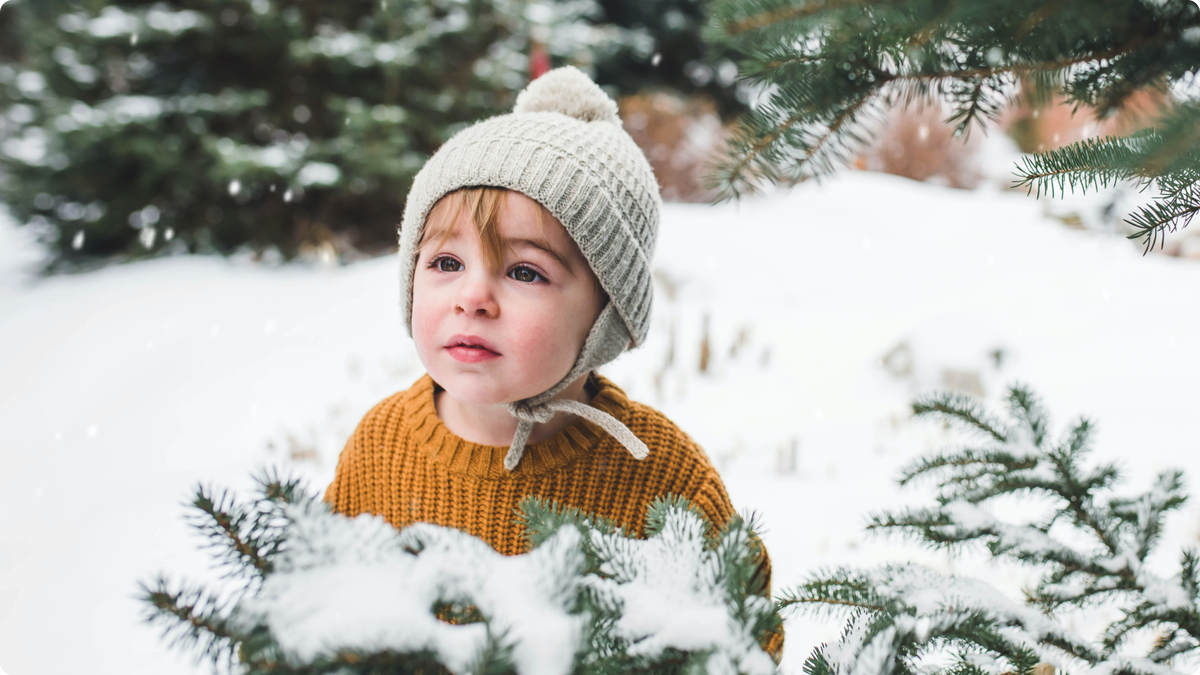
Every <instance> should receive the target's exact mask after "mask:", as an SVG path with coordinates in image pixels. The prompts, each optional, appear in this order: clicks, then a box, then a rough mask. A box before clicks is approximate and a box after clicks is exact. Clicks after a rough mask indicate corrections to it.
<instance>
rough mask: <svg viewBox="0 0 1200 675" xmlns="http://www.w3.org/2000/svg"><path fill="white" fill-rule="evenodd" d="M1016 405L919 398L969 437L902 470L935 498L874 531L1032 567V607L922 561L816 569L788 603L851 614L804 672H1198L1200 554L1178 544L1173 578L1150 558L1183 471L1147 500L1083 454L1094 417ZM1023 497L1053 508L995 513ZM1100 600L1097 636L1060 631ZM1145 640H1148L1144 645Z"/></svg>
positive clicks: (1021, 397) (1028, 397)
mask: <svg viewBox="0 0 1200 675" xmlns="http://www.w3.org/2000/svg"><path fill="white" fill-rule="evenodd" d="M1008 408H1009V415H1008V419H1003V418H1000V417H997V416H995V415H993V414H992V413H990V412H989V411H988V410H987V409H985V408H984V407H983V406H981V405H979V404H978V403H977V402H975V401H973V400H970V399H968V398H964V397H960V396H957V395H939V396H933V397H929V398H926V399H923V400H920V401H918V402H917V403H916V404H914V411H915V413H916V414H917V415H918V416H920V417H933V418H940V419H942V420H945V421H947V422H949V423H951V424H953V425H955V426H957V427H958V428H959V429H960V430H964V431H965V432H966V433H965V434H964V435H965V437H966V438H965V439H964V441H963V442H962V443H961V444H960V445H956V446H954V449H952V450H948V451H945V452H942V453H938V454H934V455H932V456H928V457H925V458H922V459H919V460H918V461H916V462H915V463H913V464H912V465H911V466H909V467H908V468H907V469H906V470H905V471H904V472H903V478H902V480H901V484H906V483H909V482H912V481H916V480H918V479H924V478H930V479H935V480H936V481H937V485H938V488H937V505H936V506H933V507H930V508H918V509H907V510H900V511H896V512H890V513H883V514H880V515H876V516H873V517H872V519H871V524H870V527H871V528H872V529H874V530H878V531H883V532H894V533H898V534H901V535H905V536H907V537H909V538H911V539H914V540H916V541H917V542H919V543H921V544H924V545H926V546H928V547H932V548H935V549H945V550H949V551H960V550H963V549H965V548H968V547H975V548H982V547H986V549H987V551H988V552H989V553H990V554H991V555H992V556H995V557H997V558H1003V559H1007V560H1013V561H1017V562H1019V563H1022V564H1024V565H1028V566H1030V567H1032V568H1034V569H1036V570H1037V571H1038V573H1039V575H1038V579H1037V583H1036V584H1035V585H1033V586H1032V587H1030V588H1028V589H1027V590H1026V594H1027V597H1026V603H1025V604H1020V603H1018V602H1015V601H1013V600H1011V599H1009V598H1007V597H1005V596H1004V595H1003V594H1002V593H1001V592H999V591H998V590H996V589H995V588H993V587H991V586H989V585H987V584H985V583H983V582H981V581H978V580H973V579H969V578H962V577H954V576H947V575H943V574H939V573H936V572H934V571H932V570H929V569H926V568H924V567H921V566H918V565H913V564H900V565H889V566H884V567H881V568H878V569H873V570H854V569H840V570H836V571H834V572H832V573H828V574H819V575H817V576H815V577H813V578H812V579H811V580H810V581H808V582H806V583H805V584H803V585H801V586H800V587H799V588H797V589H795V590H793V591H790V592H788V593H786V594H784V596H783V597H782V598H781V599H780V601H779V605H780V606H781V607H783V608H788V607H790V608H793V609H798V610H801V611H809V612H812V613H815V614H817V615H820V616H830V615H844V613H845V612H847V611H848V612H849V613H850V614H851V618H850V620H849V622H848V624H847V625H846V628H845V632H844V635H843V637H842V638H841V639H840V640H839V641H838V642H836V643H834V644H831V645H826V646H823V647H822V648H820V649H818V650H816V651H815V652H814V653H813V655H812V656H811V657H809V659H808V662H807V663H806V665H805V672H806V673H809V675H847V674H849V673H857V674H860V675H902V674H903V675H912V674H914V673H918V672H920V673H928V674H930V675H996V674H999V673H1011V674H1013V675H1031V674H1032V673H1034V672H1035V666H1037V665H1038V664H1039V663H1046V664H1052V665H1058V666H1060V667H1062V666H1067V670H1068V672H1074V673H1084V672H1090V673H1094V674H1097V675H1099V674H1101V673H1103V674H1105V675H1181V674H1182V673H1190V672H1192V671H1193V670H1195V666H1196V657H1197V656H1198V655H1200V654H1198V652H1197V650H1200V606H1198V604H1197V601H1198V598H1200V557H1198V556H1197V553H1196V551H1194V550H1185V551H1183V552H1182V553H1181V554H1179V557H1178V560H1179V562H1178V567H1177V571H1176V572H1175V573H1174V574H1173V576H1169V577H1164V576H1161V575H1160V574H1157V573H1156V572H1155V571H1154V570H1153V569H1152V566H1151V565H1150V564H1148V561H1149V560H1150V558H1151V556H1153V555H1154V554H1155V553H1156V552H1157V551H1156V547H1157V545H1158V544H1159V540H1160V538H1161V535H1162V532H1163V521H1164V518H1165V517H1166V516H1167V515H1168V514H1170V513H1171V512H1172V511H1176V510H1178V509H1179V508H1180V507H1181V506H1182V505H1183V504H1184V503H1185V501H1186V499H1187V495H1186V494H1185V492H1184V487H1183V476H1182V474H1181V472H1179V471H1175V470H1169V471H1164V472H1162V473H1161V474H1160V475H1159V476H1158V478H1157V480H1156V481H1155V482H1154V485H1153V486H1152V488H1151V489H1150V490H1149V491H1147V492H1145V493H1143V494H1141V495H1139V496H1135V497H1123V496H1118V495H1117V493H1116V490H1115V488H1116V487H1117V485H1118V484H1119V476H1120V473H1119V470H1118V468H1117V467H1116V466H1115V465H1113V464H1095V463H1092V462H1089V461H1088V453H1089V451H1090V444H1091V441H1092V435H1093V426H1092V424H1091V423H1090V422H1088V421H1087V420H1080V421H1078V422H1076V423H1074V424H1073V425H1072V426H1071V428H1070V429H1069V430H1067V432H1066V433H1065V434H1064V435H1062V436H1061V437H1056V436H1054V435H1052V434H1051V430H1050V423H1049V418H1048V415H1047V413H1046V411H1045V410H1044V409H1043V407H1042V405H1041V404H1040V403H1039V401H1038V400H1037V399H1036V398H1035V397H1034V395H1033V394H1031V393H1030V392H1029V390H1027V389H1025V388H1022V387H1014V388H1012V389H1010V390H1009V393H1008ZM1014 497H1019V498H1020V499H1022V500H1024V501H1025V502H1026V503H1028V502H1029V500H1031V499H1032V500H1035V502H1034V503H1040V504H1042V505H1043V506H1044V510H1043V511H1042V513H1041V514H1040V515H1038V516H1036V517H1031V518H1004V517H1001V514H1002V513H1004V512H1005V511H1006V509H1005V508H1004V506H1003V501H1004V500H1005V499H1006V498H1014ZM1009 512H1011V510H1010V511H1009ZM1093 608H1101V609H1103V610H1104V611H1105V612H1113V613H1114V614H1115V615H1116V618H1115V620H1113V621H1112V622H1111V623H1110V624H1108V626H1107V627H1106V628H1105V630H1104V631H1103V634H1102V635H1101V636H1100V637H1099V638H1098V639H1094V638H1089V637H1084V636H1080V635H1078V634H1076V633H1074V632H1073V631H1072V630H1070V629H1068V628H1067V627H1066V622H1065V621H1064V619H1065V618H1066V617H1065V615H1066V614H1067V613H1069V612H1071V611H1074V610H1082V609H1093ZM1104 615H1105V614H1104V613H1101V614H1100V616H1104ZM1147 636H1150V637H1152V638H1153V641H1152V643H1151V644H1150V645H1149V647H1148V648H1145V649H1143V650H1142V651H1138V650H1139V649H1141V647H1139V645H1143V644H1145V643H1146V640H1145V639H1144V638H1145V637H1147ZM1139 638H1141V639H1139Z"/></svg>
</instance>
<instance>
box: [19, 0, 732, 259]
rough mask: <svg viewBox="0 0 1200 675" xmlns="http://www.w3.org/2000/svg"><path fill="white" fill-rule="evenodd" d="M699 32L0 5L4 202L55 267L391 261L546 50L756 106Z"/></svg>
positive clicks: (583, 18) (575, 5) (308, 4)
mask: <svg viewBox="0 0 1200 675" xmlns="http://www.w3.org/2000/svg"><path fill="white" fill-rule="evenodd" d="M702 21H703V16H702V14H701V3H700V2H699V0H661V1H654V2H633V1H631V0H607V1H606V2H604V3H596V2H593V1H592V0H572V1H570V2H527V1H525V0H464V1H458V0H349V1H347V2H340V3H335V4H332V5H331V4H329V3H318V2H313V1H311V0H174V1H171V2H154V3H151V2H145V1H138V0H118V1H112V2H105V1H99V0H38V2H32V1H29V0H17V1H16V2H11V3H8V4H7V5H6V6H5V7H4V9H3V11H0V112H2V113H3V115H2V116H0V202H3V203H5V204H7V205H8V207H9V209H10V212H11V213H12V214H13V216H14V217H15V218H16V220H17V221H18V222H21V223H24V224H28V225H30V226H32V227H34V228H37V229H38V231H39V235H40V237H41V238H42V239H43V240H44V242H45V243H46V244H47V245H48V246H49V247H50V248H51V249H52V250H53V253H54V258H53V260H52V262H51V268H52V269H69V268H79V267H87V266H90V265H92V264H95V263H99V262H103V261H106V260H121V259H130V258H137V257H143V256H148V255H155V254H161V253H169V252H185V251H186V252H216V253H223V254H229V253H233V252H236V251H250V252H252V254H253V255H255V256H263V255H266V256H270V257H284V258H291V257H293V256H296V255H313V254H315V255H318V256H327V257H335V256H336V257H338V258H341V259H348V258H353V257H355V256H357V255H361V254H370V253H376V252H382V251H387V250H390V249H391V247H392V246H394V244H395V241H396V231H395V230H396V225H397V223H398V222H399V220H400V217H401V214H402V211H403V205H404V199H405V196H406V194H407V191H408V187H409V185H410V183H411V180H412V177H413V176H414V175H415V173H416V172H417V171H418V170H419V169H420V167H421V166H422V165H423V163H424V161H425V160H426V159H427V158H428V156H429V155H430V154H431V153H432V152H433V151H435V150H436V149H437V147H438V146H440V145H441V143H443V142H444V141H445V140H446V139H447V138H449V137H450V136H451V135H452V134H453V133H455V132H456V131H458V130H459V129H461V128H462V127H463V126H466V125H467V124H470V123H471V122H473V121H475V120H478V119H481V118H485V117H488V116H492V115H496V114H501V113H504V112H508V111H509V110H510V109H511V108H512V105H513V102H514V100H515V97H516V94H517V93H518V92H519V91H520V90H521V89H522V88H523V87H524V86H525V84H527V83H528V81H529V79H530V77H531V70H535V71H536V68H537V67H538V63H537V62H533V63H531V60H530V53H531V51H532V50H533V49H537V50H540V51H541V52H542V54H543V58H544V57H548V61H549V64H551V65H554V66H557V65H561V64H562V63H573V64H576V65H579V66H581V67H583V68H585V69H588V70H590V71H592V72H594V73H595V74H596V78H597V81H598V82H599V83H600V84H601V85H602V86H604V87H605V88H606V89H608V91H609V93H610V95H612V96H613V97H614V98H616V99H621V98H622V97H624V96H631V95H636V94H637V93H638V92H639V91H641V90H642V89H644V88H657V89H658V90H665V91H674V92H675V93H674V96H675V97H676V98H677V99H682V97H683V96H685V95H690V94H702V95H705V96H706V97H708V100H710V101H711V102H712V103H710V107H711V110H714V111H718V112H719V113H720V114H724V115H726V116H728V115H731V114H734V113H735V112H736V111H739V110H740V109H742V108H743V104H742V103H741V102H740V101H738V99H737V92H736V89H735V87H734V75H735V74H736V68H735V67H733V66H732V63H730V62H729V61H724V62H723V63H722V64H716V63H713V64H712V65H708V64H705V63H704V62H703V59H704V55H703V52H704V48H703V45H702V43H701V42H700V39H699V30H700V25H701V23H702ZM544 67H545V65H544V63H543V65H542V68H544ZM731 68H732V70H730V69H731ZM532 74H537V73H536V72H534V73H532Z"/></svg>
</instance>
